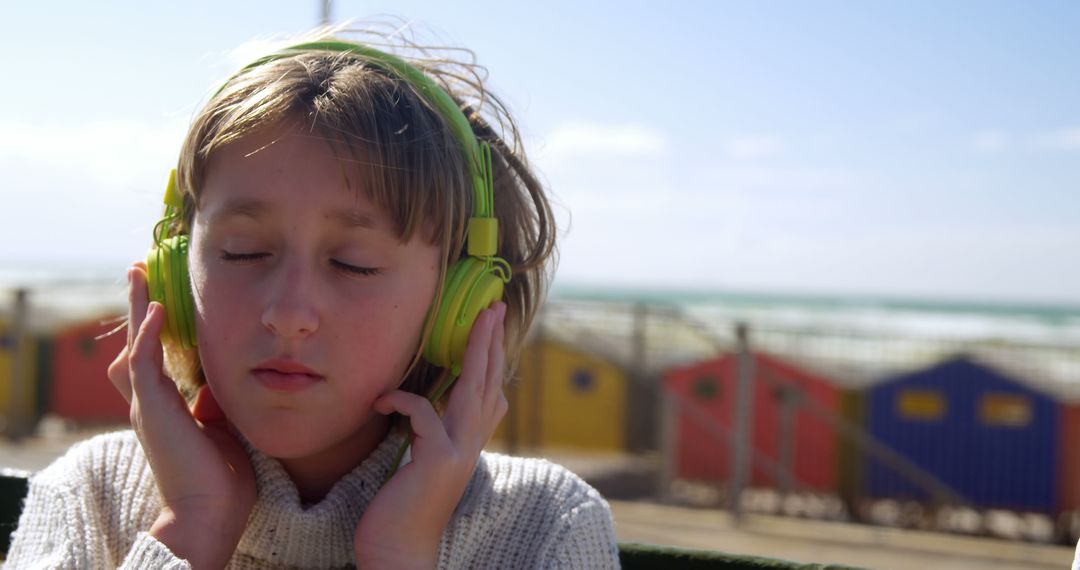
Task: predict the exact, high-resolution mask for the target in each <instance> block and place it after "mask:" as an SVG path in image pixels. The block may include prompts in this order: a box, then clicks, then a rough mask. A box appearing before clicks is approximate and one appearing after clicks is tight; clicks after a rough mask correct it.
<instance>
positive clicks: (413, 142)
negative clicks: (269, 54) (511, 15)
mask: <svg viewBox="0 0 1080 570" xmlns="http://www.w3.org/2000/svg"><path fill="white" fill-rule="evenodd" d="M379 37H381V38H383V39H386V38H385V36H379ZM312 39H321V40H325V39H332V40H336V41H353V42H355V39H353V38H351V37H349V36H348V35H345V34H342V33H341V32H340V31H338V33H337V34H335V35H332V36H327V35H326V34H325V30H324V31H322V32H316V33H314V34H309V35H308V36H307V37H304V38H302V40H303V41H311V40H312ZM366 43H368V45H370V42H366ZM403 48H404V49H403ZM378 49H380V50H383V51H389V50H386V49H385V48H384V47H382V46H380V47H379V48H378ZM394 51H395V52H396V53H395V55H398V56H399V57H403V58H405V59H407V61H409V63H410V64H412V65H413V66H414V67H417V68H418V69H420V70H422V71H423V72H424V73H425V74H427V75H428V77H430V78H432V79H433V80H434V81H435V82H437V83H438V84H439V85H441V86H442V87H443V89H444V90H445V91H446V92H447V93H448V94H449V95H450V96H451V97H452V98H453V99H454V101H455V102H456V103H458V105H459V106H460V108H461V109H462V110H463V112H464V114H465V116H466V117H467V119H468V122H469V125H470V126H471V127H472V130H473V133H474V134H475V135H476V137H477V139H478V140H480V141H486V142H487V143H488V144H489V145H490V147H491V155H492V169H493V175H494V212H495V217H496V218H498V219H499V239H498V251H497V255H498V256H499V257H502V258H504V259H505V260H506V261H507V262H508V263H509V265H510V267H511V270H512V272H513V278H512V279H511V281H510V282H509V283H508V284H507V285H506V288H505V292H504V301H505V303H506V304H507V310H506V317H505V322H504V324H505V331H506V335H505V340H504V350H505V354H506V362H507V369H506V371H505V373H506V374H505V376H504V377H505V378H510V377H511V376H512V374H513V372H514V370H515V368H516V364H517V359H518V356H519V354H520V351H521V347H522V345H523V343H524V340H525V335H526V333H527V331H528V328H529V326H530V324H531V323H532V320H533V318H534V316H535V314H536V312H537V310H538V308H539V306H540V304H541V302H542V301H543V298H544V296H545V294H546V290H547V286H548V283H549V281H550V275H551V269H552V268H553V262H554V260H555V254H556V248H555V224H554V218H553V215H552V211H551V206H550V205H549V203H548V199H547V197H546V195H545V191H544V188H543V186H542V185H541V183H540V181H539V180H538V179H537V177H536V176H535V174H534V173H533V172H532V170H531V169H530V167H529V163H528V160H527V158H526V156H525V153H524V149H523V148H522V144H521V137H520V134H519V132H518V129H517V127H516V125H515V123H514V121H513V119H512V118H511V117H510V114H509V112H508V111H507V109H506V107H505V105H503V103H502V102H501V101H500V100H499V99H498V98H497V97H495V96H494V95H492V94H491V93H490V92H488V91H487V90H486V89H485V88H484V85H483V80H482V71H483V70H482V69H481V68H479V67H477V66H476V65H475V64H473V63H471V62H469V63H466V62H460V61H454V60H453V58H445V57H440V58H435V57H431V56H430V53H429V51H428V50H426V49H423V48H419V47H417V46H415V45H413V44H411V43H410V42H408V41H403V40H399V45H398V46H397V49H395V50H394ZM402 51H405V52H410V53H402ZM457 53H468V52H461V51H460V50H458V52H457ZM417 54H418V55H417ZM282 122H289V124H290V125H292V126H298V127H301V128H303V129H305V130H306V131H308V132H310V133H311V134H312V135H316V136H321V137H322V138H324V139H325V140H326V141H327V143H328V144H330V145H331V147H332V148H333V149H334V151H335V152H336V154H337V156H338V157H339V159H340V160H341V161H343V166H349V167H351V168H361V169H366V171H365V170H362V172H363V173H364V175H365V176H366V182H367V183H366V184H364V185H362V186H363V188H364V191H365V192H366V193H367V194H368V197H369V198H370V199H371V200H372V201H373V202H374V203H375V204H377V205H378V206H379V207H381V208H383V209H384V211H385V212H387V213H388V214H389V216H390V217H391V219H393V220H394V222H395V224H396V227H397V230H398V236H399V238H400V239H401V240H402V242H406V241H408V240H410V239H412V238H413V237H414V236H418V237H420V238H421V239H428V240H429V241H431V242H432V243H434V244H438V245H441V246H442V266H441V269H440V273H439V275H440V277H442V276H445V274H446V268H447V267H448V266H449V265H450V264H452V263H454V262H455V261H457V260H458V259H460V258H462V257H465V256H466V255H467V254H466V251H465V246H466V230H467V225H468V220H469V218H470V216H471V215H472V213H473V202H474V194H473V188H472V185H471V181H470V180H471V179H470V173H469V169H468V166H467V163H466V159H465V157H464V154H463V150H462V148H461V143H460V142H459V141H458V139H456V138H455V136H454V135H453V133H452V132H451V130H450V127H449V125H448V123H447V120H446V119H445V118H444V117H443V116H442V115H440V113H439V112H437V111H436V110H435V109H434V108H433V106H432V105H431V104H430V103H429V102H428V101H427V100H426V99H425V98H424V97H423V96H422V95H421V94H419V93H418V92H417V91H416V89H415V88H414V86H413V85H411V84H409V83H408V82H407V81H405V80H403V79H401V78H400V77H398V76H396V75H395V74H393V73H392V72H389V71H387V70H386V69H385V68H384V67H381V66H380V65H378V64H377V63H373V62H372V61H370V60H366V59H365V58H363V57H362V56H358V55H356V54H354V53H343V52H332V51H299V52H297V53H295V54H290V55H285V56H283V57H280V58H276V59H273V60H272V61H268V62H265V63H262V64H260V65H257V66H254V67H251V68H250V69H245V70H244V71H242V72H240V73H238V74H237V75H235V76H233V77H232V78H230V79H229V80H228V81H227V82H226V83H225V85H224V86H223V87H222V88H221V89H220V90H218V92H217V93H215V94H214V95H213V96H212V97H211V99H210V101H209V102H208V104H207V105H206V107H205V108H204V109H203V110H202V111H201V112H199V113H198V115H197V116H196V117H195V119H194V121H193V122H192V125H191V128H190V129H189V131H188V134H187V137H186V139H185V141H184V144H183V148H182V150H181V152H180V158H179V163H178V165H177V181H178V187H179V190H180V192H181V194H182V195H183V200H184V209H183V212H184V213H183V216H182V217H181V218H180V219H178V220H177V221H176V222H175V223H174V224H173V225H172V227H170V228H169V229H168V235H177V234H179V233H189V230H190V228H191V224H192V220H193V217H194V214H195V209H196V207H197V204H198V200H199V196H200V192H201V190H202V187H203V183H204V182H205V177H206V171H207V165H208V163H209V161H210V159H211V157H212V156H213V155H214V153H215V152H216V151H218V150H219V149H221V148H222V147H223V146H225V145H227V144H229V143H230V142H233V141H236V140H239V139H241V138H243V137H245V136H247V135H249V134H251V133H253V132H255V131H256V130H259V129H262V128H266V127H271V126H274V125H279V124H281V123H282ZM428 227H431V228H432V230H433V231H432V232H430V234H431V235H421V234H427V233H429V232H427V231H420V230H421V228H424V229H426V228H428ZM437 301H438V299H436V302H437ZM432 320H433V319H429V321H432ZM429 336H430V322H429V327H428V329H426V330H425V331H424V335H423V338H422V339H421V342H420V345H419V346H418V347H417V353H416V357H415V358H414V360H413V365H412V366H410V368H409V371H408V372H407V374H406V378H405V379H404V384H403V388H404V389H407V390H410V391H413V392H416V393H421V394H426V393H427V392H428V391H429V390H430V389H431V388H432V385H433V383H434V382H435V381H436V379H437V378H438V377H439V374H440V373H441V369H439V368H437V367H435V366H434V365H432V364H429V363H427V362H426V361H423V360H422V359H421V358H420V354H421V352H422V347H423V343H424V342H426V341H427V339H428V337H429ZM166 363H167V367H168V368H169V371H170V373H171V375H172V377H173V378H174V379H175V380H176V381H177V383H178V385H180V387H181V388H182V390H183V391H184V392H186V393H188V394H191V393H193V391H194V389H196V388H197V387H198V386H200V385H202V384H203V383H205V375H204V374H203V372H202V369H201V365H200V364H199V361H198V354H197V350H196V349H191V350H187V351H185V350H179V349H178V348H177V347H175V346H166Z"/></svg>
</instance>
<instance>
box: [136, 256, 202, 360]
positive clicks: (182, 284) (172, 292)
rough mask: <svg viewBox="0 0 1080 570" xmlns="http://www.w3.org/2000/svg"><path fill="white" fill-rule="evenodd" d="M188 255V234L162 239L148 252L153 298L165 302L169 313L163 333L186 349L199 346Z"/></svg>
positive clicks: (151, 295)
mask: <svg viewBox="0 0 1080 570" xmlns="http://www.w3.org/2000/svg"><path fill="white" fill-rule="evenodd" d="M187 259H188V238H187V236H185V235H179V236H174V237H171V238H168V239H165V240H162V241H161V243H160V245H159V246H158V247H155V248H153V249H151V250H150V253H149V254H147V256H146V273H147V285H148V289H149V294H150V300H151V301H157V302H158V303H161V304H162V306H164V307H165V314H166V316H167V322H166V323H165V327H164V328H163V329H162V337H163V339H164V338H166V337H167V338H170V339H172V340H173V341H174V342H178V343H179V344H180V346H182V347H183V348H185V349H188V348H193V347H194V346H195V303H194V298H193V297H192V294H191V278H190V276H189V275H188V266H187Z"/></svg>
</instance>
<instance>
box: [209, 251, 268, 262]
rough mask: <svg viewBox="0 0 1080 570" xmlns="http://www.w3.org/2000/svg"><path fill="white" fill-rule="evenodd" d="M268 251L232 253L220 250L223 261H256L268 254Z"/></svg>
mask: <svg viewBox="0 0 1080 570" xmlns="http://www.w3.org/2000/svg"><path fill="white" fill-rule="evenodd" d="M269 255H270V254H269V253H232V252H229V251H225V250H222V251H221V259H222V260H224V261H233V262H239V263H243V262H245V261H258V260H260V259H263V258H264V257H267V256H269Z"/></svg>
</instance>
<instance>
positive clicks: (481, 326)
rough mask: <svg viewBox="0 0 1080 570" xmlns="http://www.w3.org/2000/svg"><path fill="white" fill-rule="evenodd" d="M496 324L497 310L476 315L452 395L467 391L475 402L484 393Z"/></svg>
mask: <svg viewBox="0 0 1080 570" xmlns="http://www.w3.org/2000/svg"><path fill="white" fill-rule="evenodd" d="M494 324H495V310H494V309H484V310H483V311H481V312H480V315H479V316H477V317H476V324H475V325H474V326H473V328H472V331H470V332H469V343H468V344H466V345H465V357H464V358H463V359H462V362H461V377H460V378H458V380H457V381H456V382H455V384H458V386H456V387H455V388H454V392H453V393H452V394H451V396H450V401H451V403H452V402H453V399H454V395H455V394H458V393H461V392H465V393H466V394H465V396H467V397H468V398H469V399H470V400H471V401H473V402H479V401H480V398H482V397H483V395H484V380H485V378H486V377H487V363H488V355H487V352H488V347H490V346H491V333H492V330H491V329H492V327H493V325H494Z"/></svg>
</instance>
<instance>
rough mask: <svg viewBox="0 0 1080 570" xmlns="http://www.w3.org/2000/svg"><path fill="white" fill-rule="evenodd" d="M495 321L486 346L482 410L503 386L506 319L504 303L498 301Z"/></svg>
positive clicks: (492, 403)
mask: <svg viewBox="0 0 1080 570" xmlns="http://www.w3.org/2000/svg"><path fill="white" fill-rule="evenodd" d="M496 311H497V312H496V314H495V323H494V325H493V330H492V334H491V344H490V345H489V346H488V364H487V382H485V384H484V410H491V407H492V406H493V405H494V404H495V401H496V400H497V399H498V398H497V395H498V394H500V393H502V388H503V372H504V370H503V362H504V359H505V355H504V353H503V338H504V336H505V332H506V331H505V326H504V321H505V319H506V303H502V302H500V303H499V304H498V305H497V307H496Z"/></svg>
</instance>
